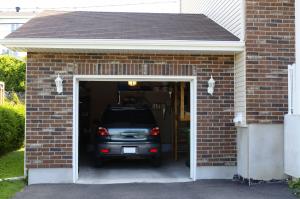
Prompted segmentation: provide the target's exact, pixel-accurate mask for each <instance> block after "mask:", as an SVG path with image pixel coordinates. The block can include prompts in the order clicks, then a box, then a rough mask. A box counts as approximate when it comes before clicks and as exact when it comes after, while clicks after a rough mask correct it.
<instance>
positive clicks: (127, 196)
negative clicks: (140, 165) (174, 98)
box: [15, 180, 296, 199]
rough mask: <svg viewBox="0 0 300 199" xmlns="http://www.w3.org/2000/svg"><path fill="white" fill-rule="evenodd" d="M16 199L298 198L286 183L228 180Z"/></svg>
mask: <svg viewBox="0 0 300 199" xmlns="http://www.w3.org/2000/svg"><path fill="white" fill-rule="evenodd" d="M15 198H16V199H34V198H39V199H40V198H41V199H62V198H64V199H82V198H84V199H90V198H91V199H98V198H107V199H120V198H122V199H150V198H151V199H156V198H157V199H162V198H163V199H189V198H195V199H196V198H197V199H238V198H239V199H240V198H242V199H250V198H254V199H283V198H284V199H295V198H296V197H295V196H294V195H293V194H292V193H291V192H290V190H288V187H287V185H286V184H283V183H276V184H258V185H253V186H252V187H248V186H247V185H246V184H241V183H238V182H232V181H225V180H210V181H197V182H186V183H169V184H159V183H151V184H146V183H145V184H142V183H140V184H136V183H131V184H114V185H83V184H42V185H30V186H28V187H26V188H25V190H24V191H23V192H20V193H17V195H16V197H15Z"/></svg>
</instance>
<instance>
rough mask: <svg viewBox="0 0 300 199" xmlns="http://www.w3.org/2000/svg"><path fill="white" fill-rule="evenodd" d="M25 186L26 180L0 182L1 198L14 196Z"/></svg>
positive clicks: (7, 198)
mask: <svg viewBox="0 0 300 199" xmlns="http://www.w3.org/2000/svg"><path fill="white" fill-rule="evenodd" d="M24 186H25V182H24V180H17V181H11V182H10V181H4V182H0V199H9V198H12V197H13V196H14V195H15V194H16V193H17V192H18V191H20V190H22V189H23V187H24Z"/></svg>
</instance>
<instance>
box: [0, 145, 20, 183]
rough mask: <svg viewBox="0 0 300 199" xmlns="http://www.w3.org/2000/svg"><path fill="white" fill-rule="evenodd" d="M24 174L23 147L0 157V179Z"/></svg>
mask: <svg viewBox="0 0 300 199" xmlns="http://www.w3.org/2000/svg"><path fill="white" fill-rule="evenodd" d="M23 175H24V149H23V148H22V149H20V150H18V151H13V152H10V153H8V154H6V155H4V156H2V157H0V179H1V178H10V177H17V176H23Z"/></svg>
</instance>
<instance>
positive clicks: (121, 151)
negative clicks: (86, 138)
mask: <svg viewBox="0 0 300 199" xmlns="http://www.w3.org/2000/svg"><path fill="white" fill-rule="evenodd" d="M128 148H130V149H135V152H134V150H132V151H129V152H128V151H126V150H125V149H128ZM103 149H104V150H106V149H107V150H108V152H106V153H103V152H101V150H103ZM151 149H157V152H151ZM160 154H161V145H160V144H159V143H149V142H141V143H137V142H133V143H131V142H106V143H101V144H97V147H96V157H98V158H109V157H141V158H147V157H149V158H151V157H160Z"/></svg>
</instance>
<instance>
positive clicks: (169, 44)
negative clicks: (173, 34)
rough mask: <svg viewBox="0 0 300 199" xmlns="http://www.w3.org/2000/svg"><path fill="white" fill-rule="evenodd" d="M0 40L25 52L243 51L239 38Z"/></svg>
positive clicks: (7, 45) (11, 47)
mask: <svg viewBox="0 0 300 199" xmlns="http://www.w3.org/2000/svg"><path fill="white" fill-rule="evenodd" d="M0 44H1V45H3V46H5V47H7V48H9V49H11V50H14V51H21V52H22V51H26V52H139V51H142V52H151V53H155V52H156V53H185V54H199V53H231V54H233V53H235V52H242V51H244V47H245V42H243V41H198V40H142V39H141V40H137V39H51V38H48V39H42V38H39V39H38V38H15V39H14V38H7V39H2V40H0Z"/></svg>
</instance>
